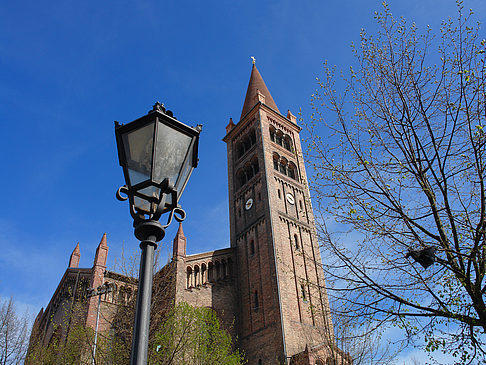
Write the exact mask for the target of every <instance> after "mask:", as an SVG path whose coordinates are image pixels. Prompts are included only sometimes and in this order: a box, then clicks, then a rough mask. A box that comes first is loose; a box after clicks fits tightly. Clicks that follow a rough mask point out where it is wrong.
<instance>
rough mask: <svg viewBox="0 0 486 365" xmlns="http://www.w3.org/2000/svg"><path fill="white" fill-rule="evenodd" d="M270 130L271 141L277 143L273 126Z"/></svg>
mask: <svg viewBox="0 0 486 365" xmlns="http://www.w3.org/2000/svg"><path fill="white" fill-rule="evenodd" d="M268 129H269V131H270V141H272V142H275V133H276V131H275V127H274V126H273V125H271V126H270V127H269V128H268Z"/></svg>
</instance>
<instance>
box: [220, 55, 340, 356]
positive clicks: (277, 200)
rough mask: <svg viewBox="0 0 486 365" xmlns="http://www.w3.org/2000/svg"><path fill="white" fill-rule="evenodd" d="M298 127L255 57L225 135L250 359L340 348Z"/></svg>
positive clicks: (241, 320) (242, 333) (241, 325)
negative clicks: (279, 102) (236, 118)
mask: <svg viewBox="0 0 486 365" xmlns="http://www.w3.org/2000/svg"><path fill="white" fill-rule="evenodd" d="M300 130H301V128H300V127H299V126H298V125H297V124H296V118H295V116H294V115H292V113H291V112H290V111H288V113H287V116H284V115H282V114H281V113H280V111H279V109H278V107H277V105H276V104H275V101H274V100H273V98H272V96H271V95H270V92H269V91H268V89H267V87H266V85H265V82H264V81H263V78H262V77H261V75H260V73H259V72H258V70H257V68H256V66H255V61H254V60H253V66H252V70H251V76H250V82H249V84H248V90H247V92H246V97H245V101H244V104H243V110H242V112H241V117H240V121H239V122H238V123H237V124H234V123H233V121H232V119H230V122H229V124H228V126H227V127H226V136H225V137H224V139H223V141H225V142H226V143H227V154H228V185H229V209H230V232H231V247H233V249H234V250H235V252H236V261H237V262H236V264H237V265H236V266H237V267H236V270H237V275H236V280H237V284H238V288H237V290H238V301H239V308H240V311H239V313H238V323H237V326H238V333H239V336H238V340H239V345H240V347H241V348H242V349H243V350H244V351H245V353H246V355H247V358H248V361H249V362H248V364H256V365H262V364H277V363H278V364H282V363H285V364H287V363H299V364H312V365H314V364H316V363H319V361H322V359H323V358H324V361H326V359H327V358H329V356H331V355H329V354H330V351H331V352H332V351H333V349H335V345H334V338H333V328H332V323H331V319H330V316H329V304H328V299H327V294H326V289H325V282H324V275H323V272H322V269H321V268H320V263H321V256H320V252H319V247H318V242H317V237H316V231H315V226H314V221H313V219H314V217H313V213H312V206H311V202H310V194H309V189H308V187H307V185H306V181H307V177H306V172H305V166H304V161H303V157H302V148H301V145H300V137H299V132H300ZM312 349H315V351H314V350H312ZM317 352H319V353H320V355H319V356H317V355H316V354H315V353H317ZM324 363H325V362H324Z"/></svg>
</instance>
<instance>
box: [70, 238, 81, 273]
mask: <svg viewBox="0 0 486 365" xmlns="http://www.w3.org/2000/svg"><path fill="white" fill-rule="evenodd" d="M80 258H81V252H80V251H79V242H78V244H77V245H76V247H75V248H74V250H73V252H72V253H71V257H70V258H69V266H68V267H78V266H79V259H80Z"/></svg>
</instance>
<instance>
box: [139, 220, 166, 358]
mask: <svg viewBox="0 0 486 365" xmlns="http://www.w3.org/2000/svg"><path fill="white" fill-rule="evenodd" d="M164 235H165V230H164V228H163V227H162V225H161V224H160V223H159V222H158V221H153V220H147V221H143V222H141V223H139V224H138V225H137V226H135V237H137V238H138V239H139V240H140V241H141V242H140V248H141V249H142V256H141V258H140V273H139V278H138V294H137V307H136V310H135V324H134V326H133V340H132V352H131V355H130V365H145V364H147V354H148V341H149V327H150V305H151V302H152V284H153V277H154V254H155V249H156V248H157V242H158V241H160V240H162V238H164Z"/></svg>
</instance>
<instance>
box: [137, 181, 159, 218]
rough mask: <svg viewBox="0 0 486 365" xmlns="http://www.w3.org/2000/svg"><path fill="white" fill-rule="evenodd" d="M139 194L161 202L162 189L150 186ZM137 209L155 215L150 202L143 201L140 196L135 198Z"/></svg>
mask: <svg viewBox="0 0 486 365" xmlns="http://www.w3.org/2000/svg"><path fill="white" fill-rule="evenodd" d="M138 193H140V194H143V195H145V196H146V197H147V198H148V199H150V198H152V199H155V202H156V203H158V202H159V201H160V189H159V188H157V187H155V186H148V187H146V188H143V189H140V190H139V191H138ZM133 201H134V205H135V208H137V209H138V210H139V211H143V212H147V213H154V212H153V211H152V205H151V201H150V200H146V199H142V198H140V197H138V196H135V197H134V198H133ZM152 201H153V200H152Z"/></svg>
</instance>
